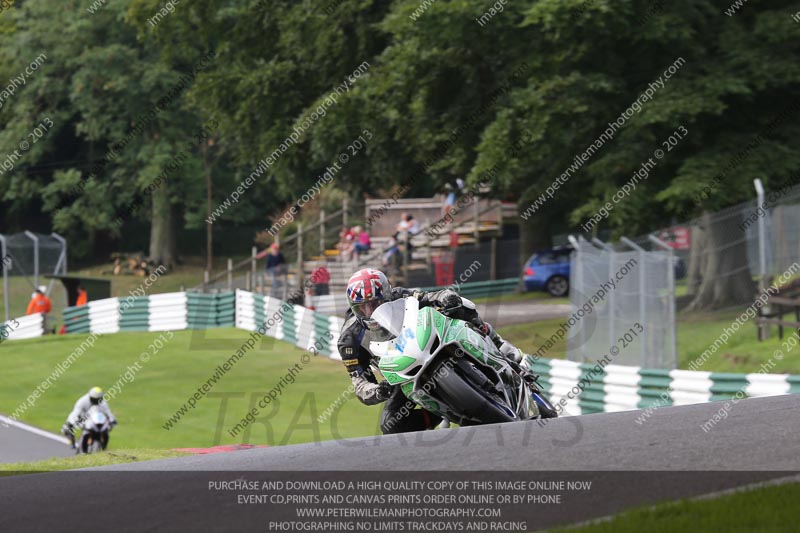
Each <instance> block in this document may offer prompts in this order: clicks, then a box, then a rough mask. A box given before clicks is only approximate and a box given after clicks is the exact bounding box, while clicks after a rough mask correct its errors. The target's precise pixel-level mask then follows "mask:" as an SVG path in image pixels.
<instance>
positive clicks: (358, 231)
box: [353, 226, 372, 255]
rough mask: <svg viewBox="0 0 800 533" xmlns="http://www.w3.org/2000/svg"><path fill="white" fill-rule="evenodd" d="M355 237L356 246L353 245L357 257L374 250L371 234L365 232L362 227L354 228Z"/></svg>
mask: <svg viewBox="0 0 800 533" xmlns="http://www.w3.org/2000/svg"><path fill="white" fill-rule="evenodd" d="M353 235H354V236H355V244H354V245H353V249H354V250H355V253H356V255H361V254H363V253H364V252H368V251H369V250H370V248H372V241H371V240H370V238H369V233H367V232H366V231H364V229H363V228H362V227H361V226H356V227H354V228H353Z"/></svg>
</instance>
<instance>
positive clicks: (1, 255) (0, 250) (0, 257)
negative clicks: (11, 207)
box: [0, 235, 11, 322]
mask: <svg viewBox="0 0 800 533" xmlns="http://www.w3.org/2000/svg"><path fill="white" fill-rule="evenodd" d="M6 257H8V255H6V238H5V237H4V236H2V235H0V265H2V267H3V304H4V305H5V310H6V322H8V320H9V318H8V313H9V310H8V265H10V264H11V263H10V262H6Z"/></svg>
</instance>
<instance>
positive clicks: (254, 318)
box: [236, 290, 344, 359]
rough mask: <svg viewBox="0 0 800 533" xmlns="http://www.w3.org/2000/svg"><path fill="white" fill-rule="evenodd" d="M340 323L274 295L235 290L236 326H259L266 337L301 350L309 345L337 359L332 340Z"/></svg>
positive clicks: (247, 327) (249, 327)
mask: <svg viewBox="0 0 800 533" xmlns="http://www.w3.org/2000/svg"><path fill="white" fill-rule="evenodd" d="M343 323H344V319H342V318H339V317H336V316H327V315H323V314H322V313H317V312H315V311H312V310H310V309H306V308H305V307H303V306H300V305H292V304H290V303H287V302H284V301H282V300H279V299H277V298H271V297H269V296H263V295H261V294H255V293H252V292H248V291H243V290H237V291H236V327H237V328H240V329H245V330H248V331H257V330H258V327H259V326H262V327H263V329H265V330H266V335H268V336H270V337H274V338H276V339H278V340H282V341H286V342H289V343H291V344H294V345H295V346H297V347H298V348H301V349H303V350H311V348H312V347H313V348H314V349H315V350H316V351H317V352H318V353H320V354H323V355H326V356H328V357H330V358H332V359H340V357H339V352H338V351H337V349H336V343H337V341H338V340H339V330H340V329H342V324H343Z"/></svg>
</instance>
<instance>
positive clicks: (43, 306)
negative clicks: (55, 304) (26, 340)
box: [26, 294, 52, 315]
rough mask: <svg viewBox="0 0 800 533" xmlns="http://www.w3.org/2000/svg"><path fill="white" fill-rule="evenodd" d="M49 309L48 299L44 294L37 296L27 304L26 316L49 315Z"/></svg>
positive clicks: (50, 306) (50, 305)
mask: <svg viewBox="0 0 800 533" xmlns="http://www.w3.org/2000/svg"><path fill="white" fill-rule="evenodd" d="M51 308H52V304H51V303H50V298H48V297H47V296H45V295H44V294H37V295H36V296H34V297H33V298H32V299H31V303H29V304H28V312H27V313H26V314H28V315H35V314H36V313H49V312H50V309H51Z"/></svg>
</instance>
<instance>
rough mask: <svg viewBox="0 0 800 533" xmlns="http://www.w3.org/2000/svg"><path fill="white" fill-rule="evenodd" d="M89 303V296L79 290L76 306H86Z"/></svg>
mask: <svg viewBox="0 0 800 533" xmlns="http://www.w3.org/2000/svg"><path fill="white" fill-rule="evenodd" d="M88 301H89V295H88V294H86V291H82V290H79V291H78V299H77V300H76V301H75V305H76V306H78V305H86V302H88Z"/></svg>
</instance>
